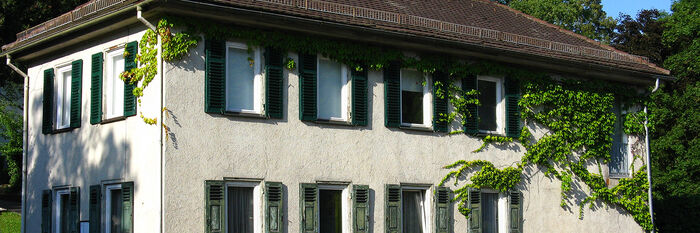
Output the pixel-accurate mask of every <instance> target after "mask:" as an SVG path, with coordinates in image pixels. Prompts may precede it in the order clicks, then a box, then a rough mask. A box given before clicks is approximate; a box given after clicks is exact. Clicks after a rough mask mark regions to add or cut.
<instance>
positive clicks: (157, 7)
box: [3, 0, 673, 85]
mask: <svg viewBox="0 0 700 233" xmlns="http://www.w3.org/2000/svg"><path fill="white" fill-rule="evenodd" d="M137 5H138V6H141V7H143V11H144V17H147V18H152V19H154V18H157V17H159V16H162V15H165V14H168V15H175V16H184V17H196V18H202V19H211V20H215V21H216V22H219V23H223V24H235V25H240V26H246V27H255V28H265V29H270V30H278V31H285V32H289V33H303V34H311V35H318V36H322V37H328V38H331V39H339V40H351V41H357V42H362V43H371V44H377V45H381V46H388V47H394V48H398V49H403V50H409V51H416V52H419V53H436V54H446V55H451V56H455V57H461V58H465V59H472V60H488V61H493V62H501V63H506V64H509V65H512V66H518V67H522V68H524V69H530V70H540V71H547V72H552V73H557V74H560V75H563V76H576V77H586V78H595V79H604V80H611V81H616V82H624V83H631V84H636V85H652V84H653V83H654V80H655V79H662V80H673V77H671V76H669V75H667V74H660V73H658V72H655V73H652V72H645V71H640V70H638V69H632V68H626V67H624V66H615V65H608V64H601V63H592V62H589V61H586V60H585V59H577V58H576V57H572V56H566V54H564V55H558V56H544V55H538V54H536V53H528V52H523V51H522V49H519V48H518V47H509V46H502V45H496V44H489V43H488V42H483V41H482V42H464V41H456V40H450V39H446V38H440V37H432V36H425V35H417V34H414V33H407V32H401V31H396V30H392V29H388V28H383V27H378V26H376V25H350V24H345V23H339V22H333V21H327V20H322V19H315V18H310V17H302V16H295V15H289V14H282V13H277V12H270V11H264V10H260V9H255V8H250V7H241V6H233V5H228V4H225V3H213V2H209V1H198V0H170V1H164V0H152V1H148V0H146V1H132V2H131V3H130V4H125V5H124V6H122V7H120V8H118V9H112V11H111V12H106V13H102V14H101V15H100V16H99V17H95V18H94V19H91V20H89V21H84V22H76V23H75V24H74V25H68V26H70V27H67V28H66V29H64V30H60V31H57V32H54V33H51V34H50V35H47V36H43V37H41V38H37V39H35V40H32V41H29V42H26V43H24V44H21V45H19V46H15V47H12V48H10V49H9V50H7V51H4V52H3V55H5V54H12V56H13V58H14V59H16V60H20V61H26V62H30V63H31V62H32V61H35V60H38V59H40V58H42V57H43V56H46V55H48V54H52V53H55V52H57V51H60V50H64V49H66V48H70V47H73V46H77V45H79V44H82V43H84V41H89V40H90V39H93V38H97V37H101V36H105V35H108V34H109V33H110V32H113V31H114V30H117V29H119V28H123V27H126V26H128V25H133V24H137V23H140V22H138V21H137V19H136V6H137Z"/></svg>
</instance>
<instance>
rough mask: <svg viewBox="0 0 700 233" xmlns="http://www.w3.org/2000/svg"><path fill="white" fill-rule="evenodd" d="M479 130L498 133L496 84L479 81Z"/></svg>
mask: <svg viewBox="0 0 700 233" xmlns="http://www.w3.org/2000/svg"><path fill="white" fill-rule="evenodd" d="M478 87H479V102H481V106H479V130H488V131H496V130H497V129H498V124H497V123H496V105H497V102H496V101H497V97H496V94H497V93H496V83H495V82H490V81H485V80H479V83H478Z"/></svg>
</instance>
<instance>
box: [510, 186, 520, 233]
mask: <svg viewBox="0 0 700 233" xmlns="http://www.w3.org/2000/svg"><path fill="white" fill-rule="evenodd" d="M509 203H510V233H522V232H523V208H522V206H523V195H522V193H520V192H518V191H512V192H510V193H509Z"/></svg>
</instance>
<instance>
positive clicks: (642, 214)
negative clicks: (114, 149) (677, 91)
mask: <svg viewBox="0 0 700 233" xmlns="http://www.w3.org/2000/svg"><path fill="white" fill-rule="evenodd" d="M169 21H170V22H174V24H176V25H178V26H182V27H183V28H185V29H187V33H182V34H180V36H178V34H176V36H174V37H172V38H173V39H172V40H169V41H171V42H169V43H170V44H169V45H168V46H170V47H169V48H170V49H166V47H167V46H165V44H166V42H165V40H164V47H163V48H164V56H165V54H166V52H165V50H168V52H167V54H169V55H168V56H170V57H169V58H168V59H164V60H166V61H172V60H175V59H179V58H180V57H181V56H183V55H184V54H186V53H187V51H189V49H191V48H193V47H194V46H196V44H197V41H198V39H199V38H198V37H197V36H192V35H200V34H201V35H204V36H205V37H206V38H212V39H221V40H225V39H234V38H235V39H237V40H242V41H245V42H246V43H247V44H248V45H249V48H251V47H252V46H259V47H270V48H274V49H280V50H284V51H295V52H297V53H312V54H315V53H320V54H321V55H323V56H325V57H328V58H330V59H333V60H335V61H337V62H340V63H344V64H347V65H348V66H350V67H355V69H356V70H361V69H362V68H361V67H367V68H369V69H370V70H381V69H382V68H383V67H385V66H387V65H389V64H390V63H391V62H394V61H399V62H400V63H401V65H402V67H410V68H415V69H417V70H419V71H422V72H426V73H434V72H436V71H442V72H445V73H447V74H448V75H449V77H456V78H459V77H466V76H468V75H500V76H506V77H512V78H517V79H519V80H520V85H521V91H522V94H523V95H522V98H521V100H520V101H519V106H520V108H521V116H522V118H523V120H524V122H525V124H524V125H525V127H523V130H522V133H521V136H520V138H518V139H513V138H508V137H503V136H498V135H486V136H480V137H482V142H483V144H482V145H481V147H480V148H478V149H477V150H475V151H474V153H478V152H480V151H481V150H482V149H483V148H485V147H486V146H487V145H488V144H491V143H511V142H516V141H517V142H519V143H520V144H522V145H523V147H525V149H526V152H525V154H524V155H523V157H522V159H521V161H519V162H518V163H517V164H516V165H515V166H510V167H506V168H503V169H498V168H496V167H495V166H494V165H493V164H492V163H491V162H488V161H483V160H474V161H464V160H460V161H457V162H455V163H454V164H451V165H448V166H446V167H445V168H446V169H455V170H453V171H450V172H449V173H448V174H447V175H446V176H445V177H444V178H443V180H442V181H441V182H440V185H443V184H444V183H445V182H447V181H448V180H449V179H455V185H457V181H458V177H462V176H467V175H469V174H471V177H470V180H471V183H468V184H464V186H463V187H461V188H459V189H457V190H456V191H455V193H456V196H455V200H456V201H459V202H460V204H459V205H458V209H459V211H460V212H461V213H462V214H464V215H465V216H466V217H468V215H469V209H468V208H467V205H465V204H466V202H467V201H468V200H466V199H467V190H468V188H469V187H473V188H485V187H488V188H492V189H496V190H499V191H502V192H505V191H507V190H512V189H514V188H515V187H516V186H517V185H518V184H520V183H521V181H522V176H523V171H524V168H525V167H527V166H529V167H531V168H534V169H544V173H545V175H548V176H552V177H555V178H557V179H558V180H560V181H561V206H562V207H567V206H568V195H567V194H568V193H569V192H571V190H572V183H573V182H574V180H578V181H581V182H583V183H584V184H586V186H588V188H589V192H590V196H588V197H586V198H585V199H584V200H583V201H582V202H580V203H578V205H579V211H580V213H582V211H583V209H582V208H583V206H584V205H586V204H588V205H590V206H593V203H594V202H595V201H597V200H600V201H603V202H605V203H608V204H612V205H617V206H619V207H621V208H622V209H624V210H626V211H627V212H629V213H630V214H631V215H632V216H633V218H634V219H635V221H637V223H639V224H640V226H641V227H642V228H643V229H645V230H647V231H649V230H651V229H652V228H653V226H652V225H651V222H650V217H649V212H648V205H647V204H646V203H648V200H647V195H646V190H647V187H648V184H647V183H646V179H645V177H646V176H645V173H644V171H643V169H642V170H640V171H639V172H636V173H634V174H633V176H632V177H631V178H626V179H620V182H619V185H617V186H615V187H613V188H608V187H607V184H606V182H605V180H604V178H603V176H602V174H600V171H601V169H600V166H601V165H600V164H601V163H607V162H609V160H610V155H609V151H610V146H611V143H612V139H611V135H612V131H613V123H614V121H615V115H614V114H613V113H612V111H611V109H612V105H613V103H614V100H615V99H616V98H620V99H621V100H623V101H625V102H632V101H634V100H637V101H638V100H639V96H638V95H636V94H635V93H636V92H635V91H633V90H631V89H630V88H627V87H623V86H621V85H611V83H607V82H603V81H595V80H587V81H582V80H577V79H560V80H555V79H553V78H551V77H549V76H548V75H547V74H545V73H541V72H533V71H529V70H525V69H518V68H514V67H512V66H504V65H501V64H496V63H490V62H468V61H464V60H461V59H458V58H453V57H445V56H435V55H422V56H421V57H420V58H416V57H413V56H407V55H404V54H403V53H402V51H401V50H398V49H394V48H389V47H382V46H375V45H371V44H363V43H357V42H351V41H345V40H339V39H329V38H320V37H315V36H310V35H304V34H295V33H289V32H281V31H267V30H262V29H255V28H245V27H240V26H224V25H218V24H213V23H211V22H209V21H200V20H193V19H186V20H184V19H180V18H172V19H169ZM166 22H167V21H161V23H159V30H158V31H159V33H161V34H162V35H163V37H164V38H165V37H166V36H167V35H165V32H166V31H167V32H168V33H167V34H168V35H169V34H170V33H169V31H170V28H172V27H173V24H167V23H166ZM161 24H163V25H166V26H162V25H161ZM166 28H167V29H166ZM154 35H155V34H153V33H152V34H149V33H147V35H144V39H143V40H142V44H144V43H143V42H144V40H145V41H146V42H152V41H153V40H154V39H153V38H155V36H154ZM173 41H174V42H173ZM152 44H153V43H148V45H151V46H148V47H149V48H150V49H151V50H148V49H145V50H144V48H143V47H147V46H142V52H141V53H143V54H145V55H141V53H140V55H141V56H139V61H141V63H142V64H146V65H144V67H151V66H150V64H152V63H155V60H154V58H152V57H151V55H150V54H151V53H152V49H153V46H152ZM164 58H165V57H164ZM151 62H152V63H151ZM285 66H286V67H287V69H289V70H294V69H295V68H296V63H295V62H294V60H293V59H291V58H287V59H286V60H285ZM145 69H146V70H143V71H141V72H140V73H139V74H140V75H139V77H142V79H139V80H144V83H145V85H143V84H142V86H141V88H140V89H139V90H142V89H143V88H144V87H145V86H147V84H148V82H150V79H152V76H150V75H151V73H150V72H151V71H152V70H151V68H145ZM153 74H154V73H153ZM146 77H151V78H150V79H149V80H148V82H146ZM453 81H454V79H448V80H446V81H444V83H443V82H435V83H434V87H435V88H436V95H437V96H438V97H442V96H446V97H447V98H448V99H449V101H450V103H451V105H452V106H453V111H451V112H450V113H449V114H446V115H441V116H436V117H438V118H439V119H438V120H440V121H448V122H452V121H453V120H455V119H457V118H461V122H462V124H464V123H466V122H465V121H466V119H468V118H467V117H469V111H467V106H469V105H479V101H478V99H477V98H476V97H477V95H478V92H477V91H475V90H472V91H463V90H461V89H460V88H459V87H457V86H456V85H454V82H453ZM134 94H135V95H137V96H141V95H142V92H137V91H136V90H135V91H134ZM625 118H626V119H627V118H629V120H627V121H626V122H629V125H628V124H625V130H626V131H628V132H630V133H640V130H639V125H640V123H639V119H642V118H643V117H642V118H640V115H639V113H633V114H628V115H627V116H625ZM144 119H145V118H144ZM632 120H634V121H632ZM530 124H538V125H541V126H543V127H545V128H546V129H548V132H547V133H546V134H545V135H544V136H542V137H540V138H535V137H534V136H533V134H532V133H531V132H530V130H529V129H528V125H530ZM460 133H462V131H455V132H452V133H451V135H454V134H460ZM589 165H595V166H597V167H598V171H599V172H598V173H593V172H590V171H589V170H588V166H589ZM581 217H582V216H581Z"/></svg>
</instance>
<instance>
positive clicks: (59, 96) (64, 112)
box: [54, 65, 72, 129]
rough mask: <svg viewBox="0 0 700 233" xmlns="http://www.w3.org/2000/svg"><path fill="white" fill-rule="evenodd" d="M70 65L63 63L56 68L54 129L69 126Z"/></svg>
mask: <svg viewBox="0 0 700 233" xmlns="http://www.w3.org/2000/svg"><path fill="white" fill-rule="evenodd" d="M71 78H72V77H71V66H70V65H64V66H62V67H59V68H58V72H57V74H56V80H55V84H54V85H55V89H54V90H56V91H55V101H56V105H55V113H56V114H55V115H56V119H55V125H56V129H64V128H68V127H69V126H70V110H71V109H70V108H71V106H70V100H71Z"/></svg>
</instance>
